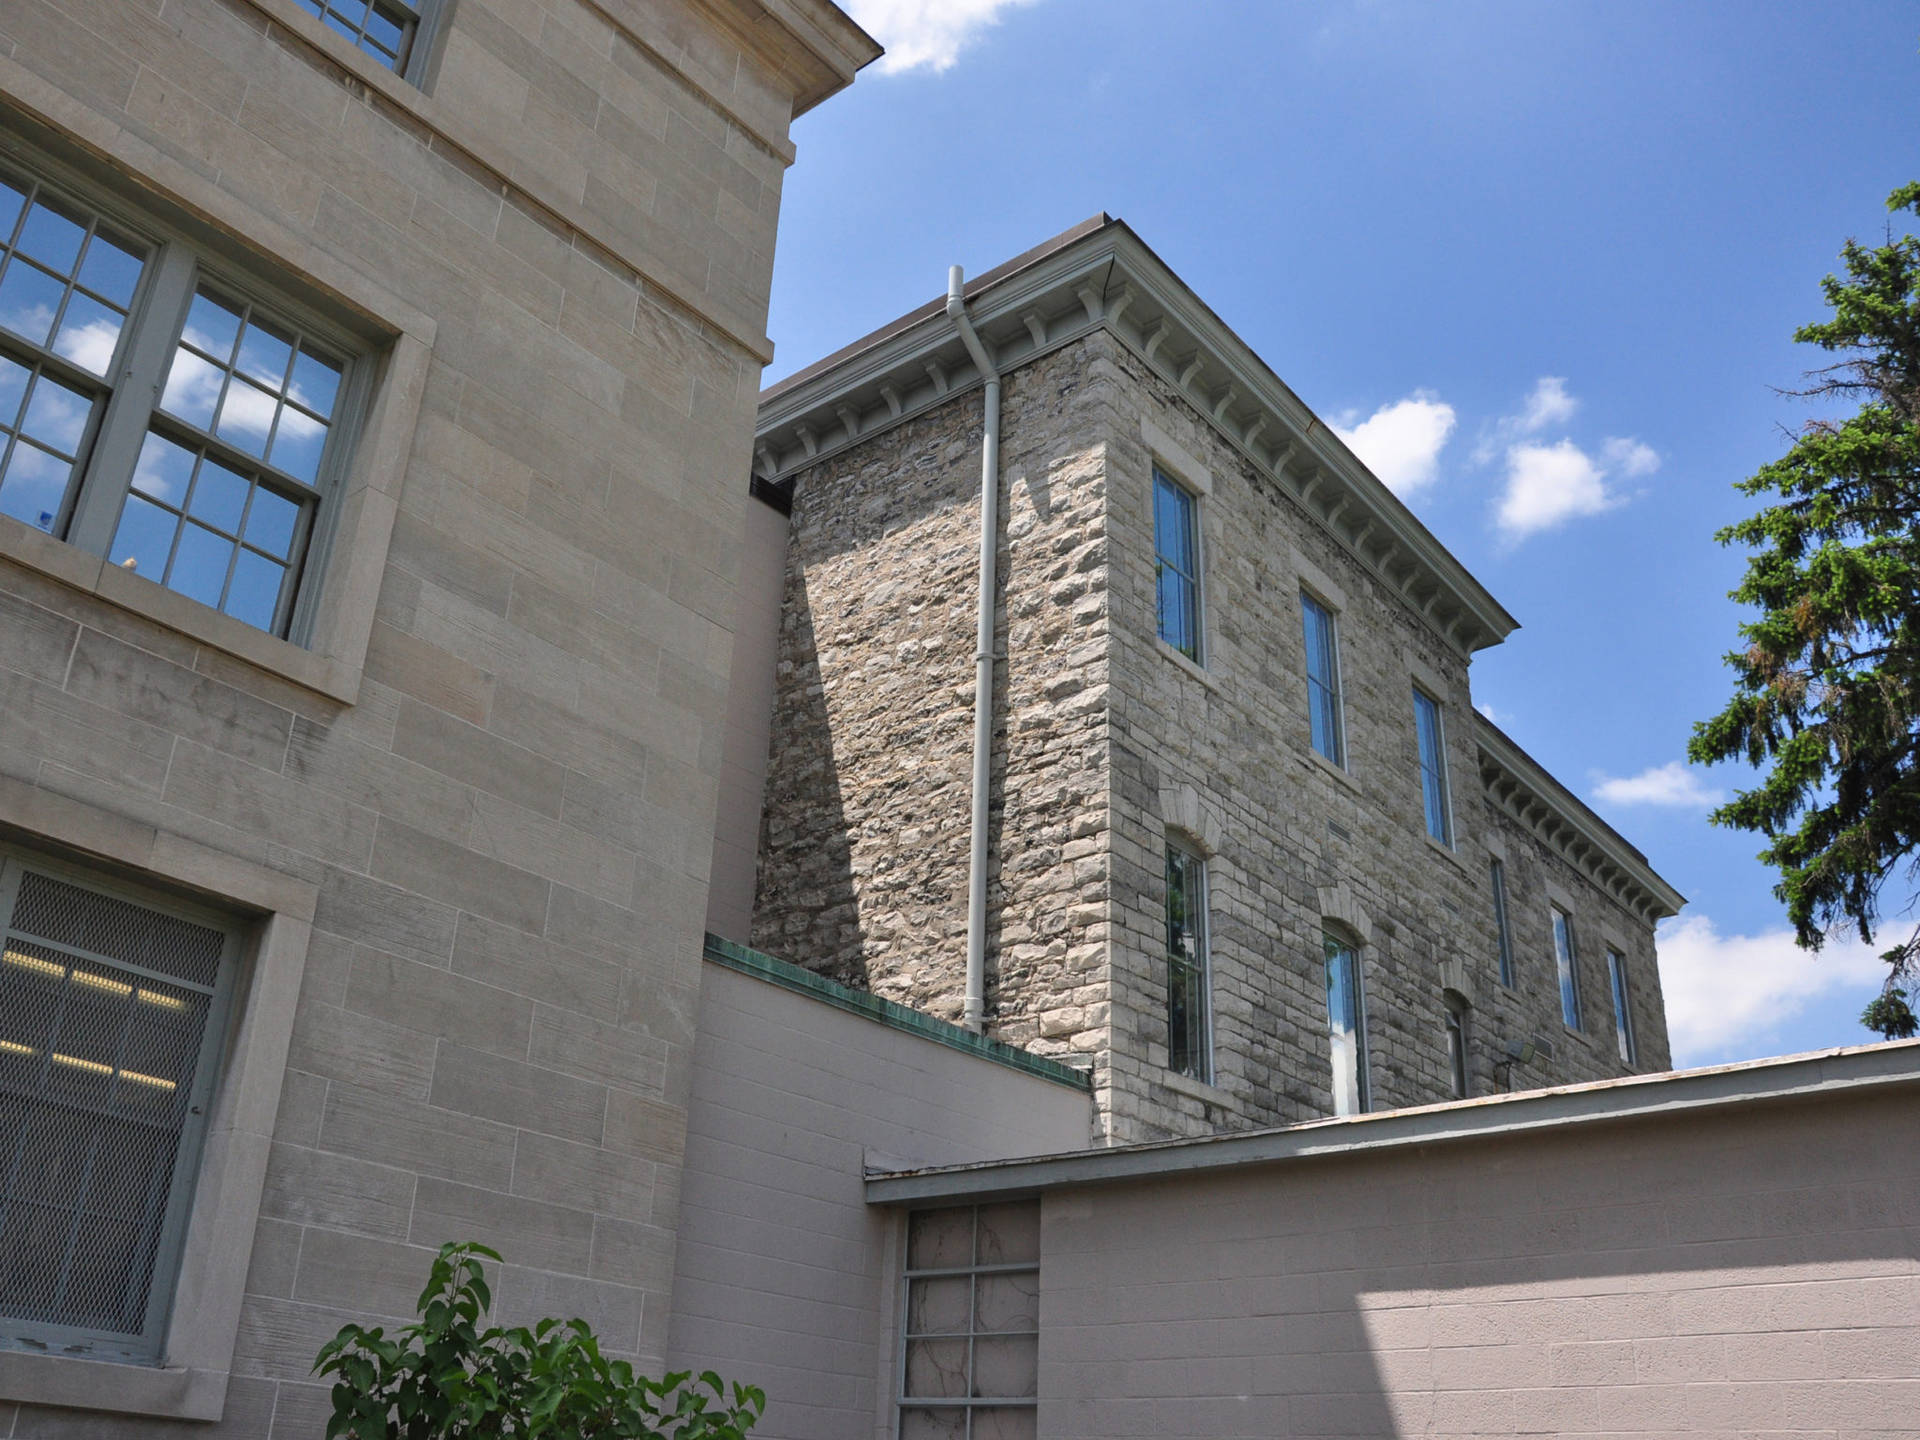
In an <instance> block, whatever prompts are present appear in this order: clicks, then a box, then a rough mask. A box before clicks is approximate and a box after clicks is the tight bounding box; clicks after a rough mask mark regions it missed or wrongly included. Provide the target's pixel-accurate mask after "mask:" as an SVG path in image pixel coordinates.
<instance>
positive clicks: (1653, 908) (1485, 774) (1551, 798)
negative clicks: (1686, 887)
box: [1473, 712, 1687, 924]
mask: <svg viewBox="0 0 1920 1440" xmlns="http://www.w3.org/2000/svg"><path fill="white" fill-rule="evenodd" d="M1473 718H1474V731H1473V738H1474V744H1475V747H1476V748H1477V750H1478V752H1479V758H1480V783H1481V784H1482V785H1483V786H1484V787H1485V788H1486V792H1487V798H1488V799H1490V800H1491V801H1493V803H1494V804H1496V805H1498V806H1499V807H1500V808H1501V809H1502V810H1503V811H1505V812H1506V813H1507V814H1508V815H1510V816H1512V817H1513V819H1514V820H1516V821H1518V822H1519V823H1520V824H1521V825H1523V826H1525V827H1526V828H1527V829H1528V830H1529V831H1531V832H1532V833H1533V834H1534V836H1535V837H1537V838H1538V839H1539V840H1540V841H1541V842H1542V843H1543V844H1545V845H1547V846H1548V847H1549V848H1550V849H1552V850H1553V851H1554V852H1555V853H1556V854H1558V855H1560V856H1561V857H1562V858H1563V859H1565V860H1566V861H1567V863H1568V864H1570V865H1572V866H1573V867H1574V868H1575V869H1577V870H1579V871H1580V872H1581V873H1582V874H1584V875H1586V876H1587V878H1588V879H1590V880H1592V881H1593V883H1594V884H1596V885H1598V886H1599V887H1600V888H1601V889H1602V890H1604V891H1606V892H1607V894H1609V895H1611V896H1612V897H1613V898H1614V899H1615V900H1617V901H1618V902H1619V903H1620V904H1622V905H1624V906H1626V907H1627V909H1629V910H1631V911H1632V912H1633V913H1634V914H1635V915H1637V916H1638V917H1639V918H1640V919H1642V920H1644V921H1646V922H1647V923H1648V924H1652V923H1653V922H1654V921H1656V920H1660V919H1663V918H1664V917H1666V916H1668V915H1677V914H1679V913H1680V907H1681V906H1683V905H1685V904H1686V903H1687V897H1686V896H1684V895H1682V894H1681V893H1680V892H1679V891H1678V890H1676V889H1674V888H1673V886H1671V885H1669V884H1668V883H1667V882H1666V881H1665V880H1662V879H1661V878H1660V876H1659V875H1658V874H1656V873H1655V872H1654V869H1653V867H1652V866H1651V865H1649V864H1648V863H1647V857H1646V856H1644V855H1642V854H1641V853H1640V852H1639V851H1638V850H1636V849H1634V848H1633V846H1631V845H1629V844H1628V843H1627V842H1626V841H1625V840H1623V839H1621V838H1620V836H1619V834H1618V832H1616V831H1615V830H1614V828H1613V827H1612V826H1611V825H1609V824H1607V822H1606V821H1604V820H1602V819H1601V818H1600V817H1599V816H1598V815H1595V814H1594V813H1593V812H1592V811H1591V810H1589V809H1588V808H1587V807H1586V806H1585V805H1583V804H1581V803H1580V801H1579V800H1577V799H1575V798H1574V796H1573V795H1572V794H1571V793H1570V792H1569V791H1568V790H1567V788H1566V787H1565V786H1563V785H1562V784H1561V783H1560V782H1559V781H1558V780H1555V779H1554V778H1553V777H1552V776H1551V775H1549V774H1548V773H1547V772H1546V771H1545V770H1544V769H1543V768H1542V767H1541V766H1540V764H1539V762H1538V761H1536V760H1535V759H1534V758H1533V757H1532V756H1531V755H1529V754H1527V752H1526V751H1524V750H1522V749H1521V748H1520V747H1519V746H1518V745H1516V744H1514V743H1513V741H1512V740H1510V739H1509V738H1507V736H1506V734H1505V733H1504V732H1502V731H1501V730H1500V729H1499V727H1497V726H1496V725H1494V724H1493V723H1492V722H1491V721H1489V720H1488V719H1487V718H1486V717H1485V716H1484V715H1481V714H1479V713H1478V712H1476V713H1475V715H1474V717H1473Z"/></svg>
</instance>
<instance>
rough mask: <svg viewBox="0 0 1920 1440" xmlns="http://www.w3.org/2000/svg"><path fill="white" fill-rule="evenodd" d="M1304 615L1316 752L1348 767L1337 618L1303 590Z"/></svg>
mask: <svg viewBox="0 0 1920 1440" xmlns="http://www.w3.org/2000/svg"><path fill="white" fill-rule="evenodd" d="M1300 615H1301V618H1302V621H1303V622H1304V624H1305V626H1306V636H1307V723H1308V726H1309V728H1310V730H1311V732H1312V738H1313V748H1314V749H1315V750H1317V751H1319V752H1320V754H1322V755H1324V756H1326V758H1327V759H1329V760H1331V761H1332V762H1333V763H1334V764H1336V765H1342V766H1344V765H1345V764H1346V763H1347V743H1346V735H1345V733H1344V726H1343V725H1342V723H1341V715H1340V647H1339V641H1338V640H1337V639H1336V637H1335V636H1334V633H1333V614H1332V612H1330V611H1329V610H1328V609H1327V607H1326V606H1324V605H1322V604H1321V603H1320V602H1319V601H1318V600H1316V599H1314V598H1313V597H1312V596H1311V595H1309V594H1307V592H1306V591H1304V590H1302V591H1301V592H1300Z"/></svg>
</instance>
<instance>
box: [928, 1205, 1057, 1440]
mask: <svg viewBox="0 0 1920 1440" xmlns="http://www.w3.org/2000/svg"><path fill="white" fill-rule="evenodd" d="M905 1301H906V1311H905V1313H906V1324H905V1325H904V1326H903V1327H902V1332H903V1337H904V1338H903V1343H902V1353H901V1371H900V1430H899V1434H900V1440H1033V1436H1034V1433H1035V1429H1034V1426H1035V1419H1036V1414H1035V1406H1036V1405H1037V1403H1038V1399H1039V1393H1040V1391H1039V1379H1040V1375H1039V1369H1040V1205H1039V1202H1038V1201H1033V1200H1027V1201H1019V1202H1016V1203H1013V1204H1007V1205H970V1206H958V1207H954V1208H951V1209H945V1210H920V1211H916V1212H915V1213H914V1214H912V1215H910V1216H908V1218H907V1270H906V1296H905Z"/></svg>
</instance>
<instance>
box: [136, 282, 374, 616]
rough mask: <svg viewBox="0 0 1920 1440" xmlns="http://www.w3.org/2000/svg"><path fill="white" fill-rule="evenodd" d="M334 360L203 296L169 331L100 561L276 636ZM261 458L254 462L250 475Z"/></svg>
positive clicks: (300, 539)
mask: <svg viewBox="0 0 1920 1440" xmlns="http://www.w3.org/2000/svg"><path fill="white" fill-rule="evenodd" d="M340 378H341V363H340V362H339V361H337V360H334V359H331V358H329V357H328V356H327V355H326V354H324V353H323V352H321V351H318V350H316V349H315V348H314V347H313V346H312V345H311V344H310V343H309V342H308V341H306V340H305V339H303V338H302V337H301V336H300V335H299V334H298V332H296V331H294V330H293V329H291V328H290V327H286V326H282V325H277V324H275V323H274V322H273V321H272V320H270V319H268V318H266V317H265V316H262V315H260V314H259V313H258V312H256V311H255V310H254V309H253V308H252V307H250V306H247V305H243V304H239V303H237V302H230V301H227V300H223V299H221V298H220V297H219V296H217V295H215V294H213V293H211V292H210V291H208V290H207V289H205V288H204V287H202V289H201V290H200V291H199V293H198V294H196V295H195V296H194V297H193V308H192V309H191V310H190V311H188V313H187V322H186V326H185V328H184V329H183V330H182V332H181V335H180V344H179V348H178V349H177V350H176V351H175V352H174V357H173V364H172V366H171V367H170V368H169V370H168V372H167V381H166V390H165V391H164V393H163V394H162V395H161V397H160V411H161V414H162V415H163V416H170V417H172V418H173V419H174V420H177V421H180V422H183V424H182V425H181V427H180V429H179V430H178V431H176V432H175V433H174V434H172V435H169V434H167V433H163V426H164V421H162V422H160V423H157V424H156V425H155V428H154V429H152V430H150V431H149V432H148V433H147V437H146V440H145V442H144V443H143V444H142V445H141V447H140V459H139V461H138V463H136V464H135V466H134V471H133V493H132V494H131V495H129V496H128V497H127V504H126V508H125V509H124V510H123V511H121V514H120V528H119V530H118V532H117V533H116V534H115V535H114V539H113V549H112V551H111V552H110V555H109V558H110V559H111V560H112V561H113V563H114V564H116V565H121V566H125V567H127V568H128V569H131V570H134V571H136V572H137V573H138V574H141V575H145V576H146V577H147V578H148V579H150V580H158V581H160V582H161V583H162V584H164V585H166V586H167V587H168V588H169V589H172V590H178V591H179V592H180V593H181V594H182V595H186V596H189V597H191V598H192V599H195V600H198V601H200V602H201V604H203V605H211V606H213V607H215V608H216V609H220V610H224V611H226V612H227V613H228V614H229V615H233V616H236V617H238V618H239V619H241V620H245V621H246V622H247V623H248V624H249V625H257V626H258V627H259V628H260V629H262V630H277V629H279V628H281V625H282V624H283V619H282V617H283V615H284V612H285V610H286V608H287V606H288V605H290V604H291V600H292V590H293V584H294V581H295V579H296V578H297V577H296V576H295V574H294V571H295V568H296V567H295V566H294V563H293V562H294V558H295V557H296V556H297V555H298V553H299V552H300V551H301V550H302V549H304V547H305V542H306V531H307V528H308V523H309V520H310V517H311V514H312V511H313V509H314V507H315V505H316V504H317V502H318V500H319V491H318V490H317V489H316V488H315V485H316V482H317V479H318V476H319V473H320V454H321V451H322V450H323V449H324V448H325V447H326V442H327V433H328V428H329V422H330V420H331V417H332V415H333V406H334V401H335V400H336V399H337V398H338V396H339V393H340ZM263 459H264V460H265V461H266V462H267V463H266V465H265V466H261V465H258V464H257V463H249V462H257V461H259V460H263Z"/></svg>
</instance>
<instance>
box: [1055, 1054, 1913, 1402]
mask: <svg viewBox="0 0 1920 1440" xmlns="http://www.w3.org/2000/svg"><path fill="white" fill-rule="evenodd" d="M1888 1058H1889V1062H1890V1066H1891V1065H1892V1064H1897V1063H1899V1062H1898V1057H1897V1056H1890V1057H1888ZM1907 1069H1908V1071H1909V1073H1910V1072H1911V1063H1910V1062H1908V1064H1907ZM1685 1073H1697V1072H1685ZM1728 1078H1729V1079H1731V1078H1733V1077H1728ZM1655 1083H1666V1082H1664V1081H1662V1082H1655ZM1366 1123H1368V1122H1361V1124H1362V1126H1363V1127H1364V1125H1365V1124H1366ZM1917 1126H1920V1107H1917V1106H1916V1105H1915V1103H1914V1090H1913V1087H1912V1084H1911V1081H1910V1080H1909V1082H1908V1083H1907V1084H1906V1085H1905V1086H1904V1087H1903V1088H1899V1089H1889V1090H1887V1091H1885V1092H1882V1093H1879V1094H1876V1095H1874V1096H1872V1097H1865V1096H1829V1097H1827V1098H1815V1097H1808V1098H1803V1099H1799V1100H1780V1101H1768V1102H1764V1103H1749V1104H1744V1105H1741V1106H1738V1107H1736V1108H1730V1109H1726V1110H1720V1111H1715V1112H1711V1113H1705V1114H1701V1113H1695V1114H1691V1115H1679V1116H1672V1117H1661V1116H1658V1115H1644V1116H1639V1117H1636V1118H1632V1119H1628V1120H1622V1121H1619V1122H1618V1123H1613V1124H1608V1125H1605V1126H1601V1125H1582V1126H1577V1127H1569V1128H1567V1129H1564V1130H1562V1131H1561V1132H1560V1133H1557V1134H1554V1133H1534V1134H1529V1135H1516V1136H1512V1137H1509V1138H1506V1139H1499V1138H1490V1137H1489V1138H1478V1139H1463V1140H1458V1141H1451V1142H1447V1143H1443V1144H1423V1145H1413V1144H1409V1145H1404V1146H1398V1147H1394V1148H1393V1149H1391V1150H1390V1151H1383V1152H1381V1153H1377V1154H1374V1155H1370V1156H1369V1155H1350V1156H1345V1157H1332V1156H1329V1157H1327V1158H1325V1159H1301V1160H1296V1161H1288V1162H1284V1163H1281V1164H1276V1165H1269V1166H1266V1167H1250V1168H1248V1169H1246V1170H1242V1171H1236V1172H1232V1173H1223V1174H1215V1175H1211V1176H1205V1177H1194V1178H1186V1179H1183V1178H1180V1177H1178V1176H1168V1177H1167V1178H1164V1179H1161V1180H1155V1181H1137V1182H1132V1181H1130V1182H1126V1183H1120V1184H1109V1185H1104V1186H1101V1187H1098V1188H1093V1187H1088V1188H1081V1189H1064V1188H1063V1189H1059V1190H1054V1191H1051V1192H1049V1193H1048V1194H1047V1195H1046V1196H1045V1198H1044V1201H1043V1204H1042V1212H1041V1213H1042V1260H1041V1315H1042V1322H1041V1338H1040V1396H1041V1404H1040V1428H1039V1433H1040V1434H1041V1435H1042V1436H1043V1437H1048V1440H1132V1437H1143V1440H1144V1437H1149V1436H1151V1437H1155V1440H1164V1437H1170V1436H1194V1437H1201V1436H1205V1437H1208V1440H1222V1437H1242V1436H1244V1437H1254V1436H1259V1437H1273V1436H1302V1437H1304V1436H1322V1435H1335V1434H1338V1435H1380V1436H1391V1435H1398V1436H1408V1435H1430V1436H1440V1437H1452V1436H1460V1437H1467V1436H1472V1437H1479V1440H1488V1437H1500V1436H1517V1435H1615V1436H1619V1435H1663V1436H1675V1435H1694V1436H1715V1437H1718V1436H1727V1437H1731V1436H1755V1435H1786V1434H1791V1435H1818V1436H1828V1437H1836V1440H1839V1437H1851V1440H1867V1437H1893V1436H1910V1435H1914V1434H1920V1419H1916V1417H1920V1368H1917V1367H1916V1365H1915V1360H1914V1356H1915V1354H1916V1347H1917V1346H1920V1263H1916V1256H1917V1255H1920V1202H1917V1201H1916V1195H1920V1190H1917V1189H1916V1183H1915V1182H1916V1180H1917V1179H1920V1169H1916V1155H1920V1148H1917V1147H1916V1144H1915V1142H1916V1140H1920V1129H1917V1128H1916V1127H1917ZM1329 1138H1331V1137H1329ZM1356 1138H1357V1137H1356Z"/></svg>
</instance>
